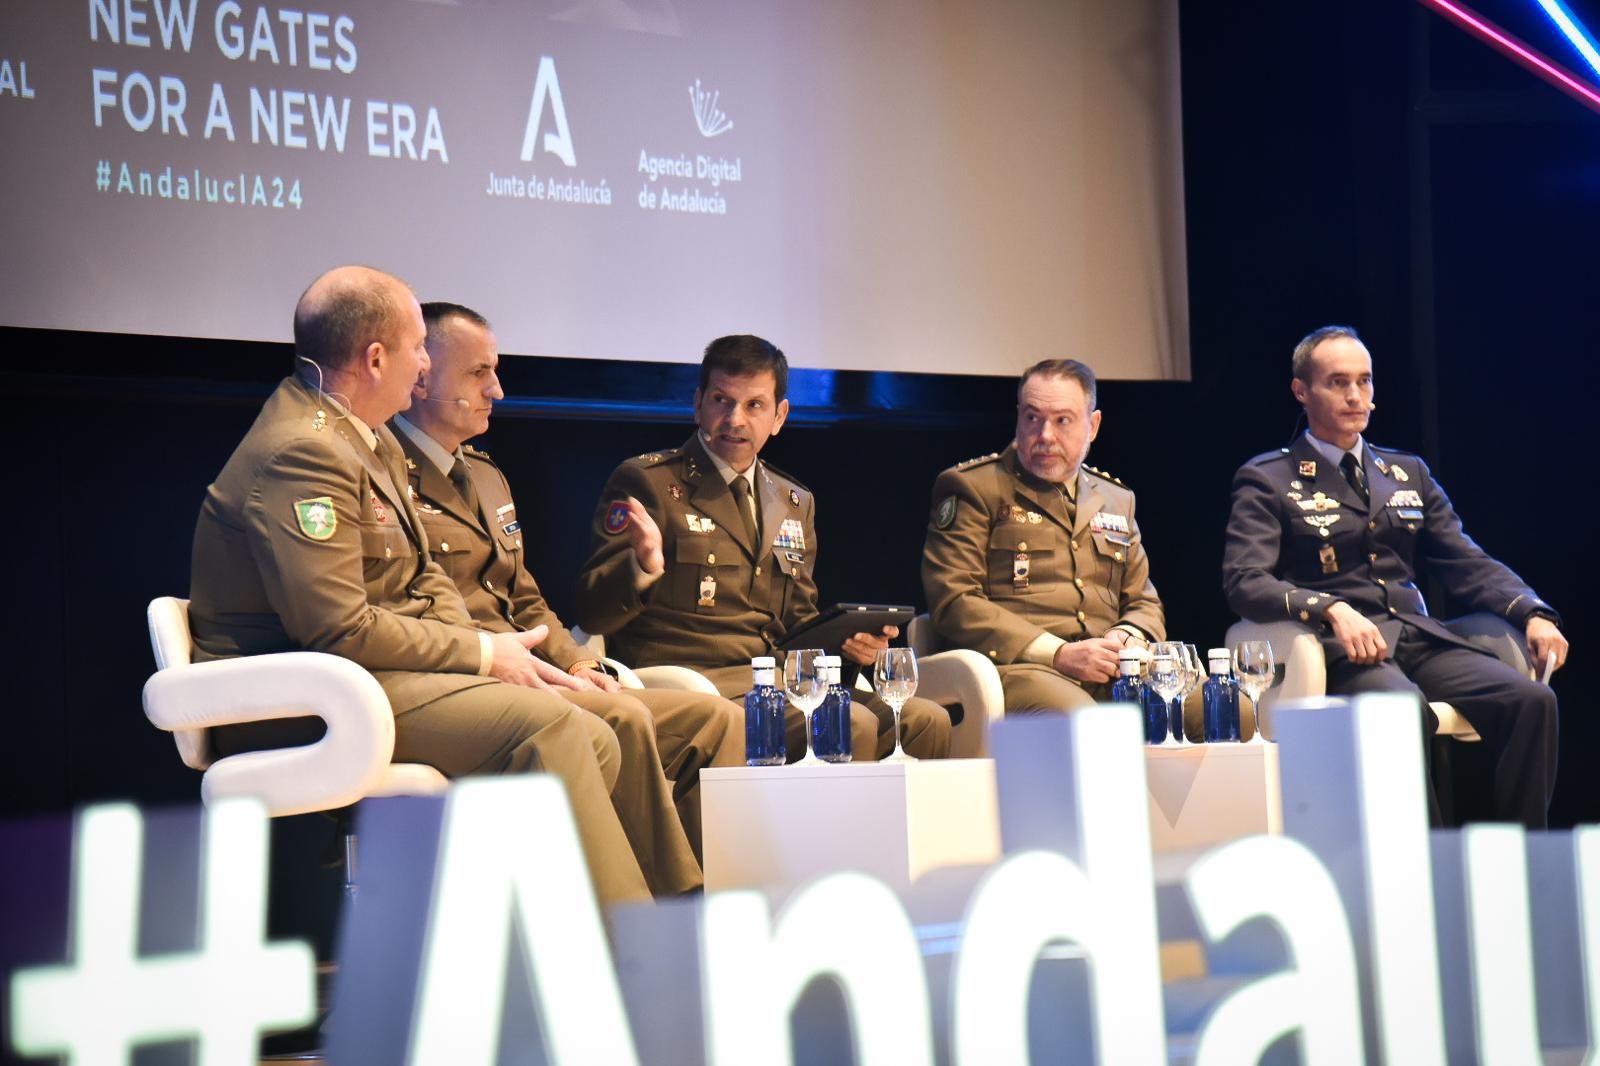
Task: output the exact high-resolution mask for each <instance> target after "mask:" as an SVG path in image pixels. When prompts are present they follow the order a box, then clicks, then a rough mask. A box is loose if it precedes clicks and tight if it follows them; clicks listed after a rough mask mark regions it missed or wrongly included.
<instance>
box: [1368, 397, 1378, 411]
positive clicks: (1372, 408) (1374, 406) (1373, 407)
mask: <svg viewBox="0 0 1600 1066" xmlns="http://www.w3.org/2000/svg"><path fill="white" fill-rule="evenodd" d="M1377 409H1378V405H1377V404H1375V403H1373V402H1372V401H1371V400H1368V401H1367V410H1369V411H1376V410H1377Z"/></svg>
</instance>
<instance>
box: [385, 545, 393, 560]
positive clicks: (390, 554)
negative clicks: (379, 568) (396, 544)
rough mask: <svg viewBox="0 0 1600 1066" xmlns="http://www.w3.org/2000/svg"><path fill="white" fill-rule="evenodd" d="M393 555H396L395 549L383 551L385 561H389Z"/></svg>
mask: <svg viewBox="0 0 1600 1066" xmlns="http://www.w3.org/2000/svg"><path fill="white" fill-rule="evenodd" d="M392 555H394V549H393V548H385V549H383V557H384V558H385V559H388V558H389V557H391V556H392Z"/></svg>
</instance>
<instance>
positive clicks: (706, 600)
mask: <svg viewBox="0 0 1600 1066" xmlns="http://www.w3.org/2000/svg"><path fill="white" fill-rule="evenodd" d="M716 605H717V576H716V575H715V574H707V575H705V576H704V577H702V578H701V579H700V606H701V607H715V606H716Z"/></svg>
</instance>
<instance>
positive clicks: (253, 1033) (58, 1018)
mask: <svg viewBox="0 0 1600 1066" xmlns="http://www.w3.org/2000/svg"><path fill="white" fill-rule="evenodd" d="M204 835H205V840H204V845H203V847H204V852H203V857H202V861H201V878H202V882H201V895H200V898H201V901H202V902H201V914H200V915H199V919H200V935H199V938H198V943H199V950H198V951H195V952H193V953H182V954H179V953H174V954H170V955H153V956H149V957H144V958H141V957H140V956H139V953H138V947H139V919H138V915H139V903H140V901H139V884H140V860H141V857H142V855H143V842H144V819H143V818H142V817H141V816H140V814H139V812H138V810H137V809H135V808H134V807H132V806H131V805H127V804H112V805H106V806H100V807H91V808H89V809H88V810H86V811H84V812H83V813H82V814H80V815H79V816H78V823H77V827H76V832H75V834H74V841H73V862H72V867H73V869H72V882H73V883H72V918H71V923H72V924H71V934H70V937H69V943H70V944H71V945H72V947H71V950H72V953H73V958H72V959H71V961H69V962H68V963H67V964H66V965H62V966H40V967H35V968H32V969H26V970H18V971H17V972H16V973H15V974H14V975H13V977H12V980H11V1017H12V1024H13V1032H12V1043H13V1045H14V1046H15V1048H16V1050H17V1051H19V1052H21V1053H22V1054H24V1055H64V1056H66V1060H67V1063H68V1066H121V1064H123V1063H126V1062H128V1061H130V1056H131V1053H132V1050H133V1048H134V1047H136V1046H138V1045H140V1044H148V1043H158V1042H167V1041H175V1040H194V1041H195V1042H196V1046H197V1051H198V1055H197V1058H196V1062H197V1063H198V1064H199V1066H235V1064H237V1066H245V1064H247V1063H255V1062H257V1061H258V1058H257V1044H258V1042H259V1040H260V1038H261V1033H262V1032H263V1031H265V1030H270V1029H280V1028H292V1027H295V1026H300V1025H304V1024H306V1023H308V1022H310V1021H311V1019H312V1017H313V1013H314V1010H315V1003H314V994H315V978H314V969H315V959H314V958H313V956H312V954H311V949H310V948H309V947H307V946H306V945H305V944H304V943H301V942H299V941H289V942H279V943H273V944H268V943H267V942H266V858H267V817H266V813H265V812H264V811H263V810H262V808H261V806H260V805H259V804H257V803H256V802H254V801H253V800H225V801H222V802H219V803H217V804H215V805H213V806H212V807H210V808H208V809H207V811H206V816H205V833H204Z"/></svg>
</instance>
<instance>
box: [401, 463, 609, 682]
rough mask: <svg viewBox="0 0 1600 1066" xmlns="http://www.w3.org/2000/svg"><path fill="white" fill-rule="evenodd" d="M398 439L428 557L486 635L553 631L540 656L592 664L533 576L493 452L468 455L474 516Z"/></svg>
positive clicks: (567, 664) (434, 469)
mask: <svg viewBox="0 0 1600 1066" xmlns="http://www.w3.org/2000/svg"><path fill="white" fill-rule="evenodd" d="M395 437H397V438H398V439H399V441H400V446H401V447H402V448H403V449H405V456H406V478H407V481H408V483H409V486H410V490H411V498H412V502H413V503H415V504H416V507H417V511H418V513H419V514H420V515H421V518H422V525H423V528H424V529H425V530H427V533H428V551H429V552H430V553H431V554H432V555H433V561H434V562H435V563H437V564H438V565H439V568H440V569H441V570H443V571H444V572H445V575H446V576H447V577H449V578H450V580H451V581H452V582H454V584H455V586H456V587H457V588H458V589H460V590H461V592H462V595H463V597H464V598H465V599H466V602H467V610H468V611H469V612H470V613H471V615H472V618H473V620H474V621H475V622H476V623H477V624H478V625H479V626H481V627H482V628H484V629H489V630H494V631H497V632H502V633H514V632H517V631H519V630H525V629H532V628H534V627H535V626H539V625H546V626H549V627H550V635H549V636H548V637H546V638H545V639H544V642H543V643H542V644H540V645H539V646H538V647H537V648H535V649H534V654H535V655H538V656H539V657H540V658H543V659H546V660H548V661H549V662H551V663H554V664H555V665H556V666H558V667H560V668H561V669H562V670H567V669H570V668H571V667H572V665H573V664H574V663H578V662H582V661H583V660H586V659H593V658H594V656H592V655H590V654H589V653H588V652H587V651H585V650H584V649H583V648H581V647H580V646H579V645H578V643H577V642H576V641H574V640H573V639H572V634H570V633H569V632H567V630H566V628H565V627H564V626H562V624H561V619H559V618H557V617H556V613H555V612H554V611H552V610H551V609H550V605H549V604H548V603H547V602H545V598H544V594H543V593H541V592H540V591H539V584H538V582H536V581H535V580H534V579H533V574H532V573H530V572H529V570H528V567H527V558H526V554H525V552H524V549H523V546H522V521H521V519H519V518H518V517H517V507H516V504H515V503H514V502H513V501H512V498H511V486H510V485H509V484H508V483H507V481H506V477H505V474H503V473H501V471H500V468H499V467H498V466H496V465H495V464H494V462H493V461H492V460H491V459H490V458H489V456H488V454H487V453H486V452H481V451H478V450H477V449H476V448H472V447H467V448H463V449H462V451H463V454H464V455H465V456H466V461H467V471H468V476H469V477H470V478H471V479H472V487H473V489H474V490H476V491H477V494H478V504H479V507H480V510H479V511H478V512H473V511H472V510H471V509H470V508H469V507H468V506H467V504H466V503H465V502H464V501H463V500H462V499H461V494H460V493H459V492H457V491H456V487H455V483H454V482H452V481H451V480H450V479H449V478H448V477H447V476H446V475H445V474H444V472H443V471H441V470H440V469H439V467H438V466H437V465H436V464H435V463H434V462H433V460H432V459H430V458H428V457H427V456H426V455H424V454H423V453H422V451H421V450H420V449H418V448H417V446H416V445H415V444H414V443H412V441H411V438H410V437H408V436H407V435H406V434H404V433H399V432H397V433H395Z"/></svg>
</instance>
